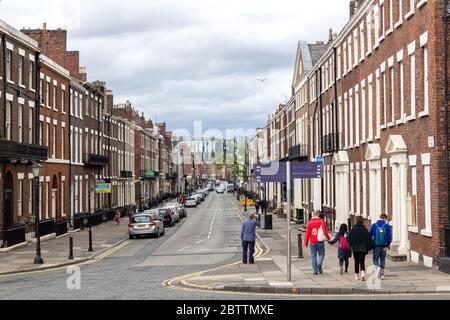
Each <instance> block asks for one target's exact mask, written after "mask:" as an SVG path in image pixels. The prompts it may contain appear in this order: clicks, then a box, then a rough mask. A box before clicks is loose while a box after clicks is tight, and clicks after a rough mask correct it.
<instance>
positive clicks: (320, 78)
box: [318, 67, 325, 214]
mask: <svg viewBox="0 0 450 320" xmlns="http://www.w3.org/2000/svg"><path fill="white" fill-rule="evenodd" d="M318 72H319V74H318V78H319V86H318V88H319V135H320V136H319V138H320V156H321V157H323V101H322V68H321V67H320V68H319V71H318ZM324 191H325V185H324V181H323V179H320V206H321V208H322V209H321V211H322V214H323V213H324V207H323V195H324Z"/></svg>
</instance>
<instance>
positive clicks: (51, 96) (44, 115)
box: [18, 55, 71, 221]
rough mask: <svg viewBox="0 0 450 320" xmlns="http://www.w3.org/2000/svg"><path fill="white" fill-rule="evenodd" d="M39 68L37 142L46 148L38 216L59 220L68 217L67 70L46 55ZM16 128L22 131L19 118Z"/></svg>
mask: <svg viewBox="0 0 450 320" xmlns="http://www.w3.org/2000/svg"><path fill="white" fill-rule="evenodd" d="M40 71H41V72H40V86H39V87H40V96H41V104H40V112H39V129H40V130H39V144H40V145H43V146H47V148H48V160H47V161H45V162H44V163H43V166H42V169H41V175H40V186H39V187H40V191H39V194H40V203H41V207H40V219H41V220H56V221H60V220H65V219H66V218H67V217H70V207H69V200H70V196H69V191H70V151H71V150H70V148H69V147H68V146H69V145H70V144H69V139H70V112H69V108H70V105H69V97H70V73H69V71H68V70H66V69H64V68H63V67H61V66H59V65H58V64H56V63H55V62H53V61H52V60H50V59H49V58H47V57H46V56H45V55H41V67H40ZM18 129H19V135H21V134H22V133H21V132H20V131H21V130H24V129H23V125H22V124H21V123H20V122H19V124H18ZM28 130H29V129H28Z"/></svg>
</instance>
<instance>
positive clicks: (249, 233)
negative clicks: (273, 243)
mask: <svg viewBox="0 0 450 320" xmlns="http://www.w3.org/2000/svg"><path fill="white" fill-rule="evenodd" d="M256 227H261V224H260V222H259V220H258V219H256V215H255V214H254V213H251V214H250V217H249V218H248V219H247V220H246V221H245V222H244V223H243V224H242V230H241V240H242V249H243V255H242V263H244V264H247V262H250V264H254V263H255V259H254V258H253V254H254V252H255V241H256Z"/></svg>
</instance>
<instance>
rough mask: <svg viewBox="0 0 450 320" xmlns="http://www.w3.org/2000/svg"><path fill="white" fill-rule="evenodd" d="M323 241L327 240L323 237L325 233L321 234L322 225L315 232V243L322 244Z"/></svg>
mask: <svg viewBox="0 0 450 320" xmlns="http://www.w3.org/2000/svg"><path fill="white" fill-rule="evenodd" d="M325 240H328V239H327V237H326V236H325V233H324V232H323V225H321V226H320V227H319V230H318V231H317V241H319V242H323V241H325Z"/></svg>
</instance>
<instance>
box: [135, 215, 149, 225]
mask: <svg viewBox="0 0 450 320" xmlns="http://www.w3.org/2000/svg"><path fill="white" fill-rule="evenodd" d="M150 221H151V217H150V216H149V215H148V216H147V215H146V216H134V217H133V218H132V219H131V223H150Z"/></svg>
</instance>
